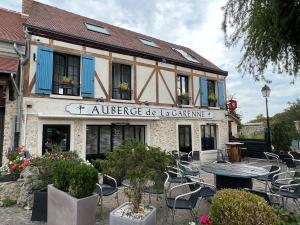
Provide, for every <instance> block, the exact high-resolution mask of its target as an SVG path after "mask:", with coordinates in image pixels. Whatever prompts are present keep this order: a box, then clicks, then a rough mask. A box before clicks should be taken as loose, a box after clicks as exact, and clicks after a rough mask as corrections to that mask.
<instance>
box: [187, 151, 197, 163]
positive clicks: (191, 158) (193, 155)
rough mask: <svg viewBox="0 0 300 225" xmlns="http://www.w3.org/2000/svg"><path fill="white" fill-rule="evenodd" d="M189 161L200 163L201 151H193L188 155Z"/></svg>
mask: <svg viewBox="0 0 300 225" xmlns="http://www.w3.org/2000/svg"><path fill="white" fill-rule="evenodd" d="M188 160H189V161H199V160H200V151H191V152H190V153H189V154H188Z"/></svg>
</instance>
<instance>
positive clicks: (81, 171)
mask: <svg viewBox="0 0 300 225" xmlns="http://www.w3.org/2000/svg"><path fill="white" fill-rule="evenodd" d="M97 181H98V172H97V170H96V169H95V168H94V167H93V166H91V165H88V164H85V163H84V162H82V161H80V160H68V161H65V160H60V161H58V162H57V163H56V165H55V167H54V171H53V185H48V221H47V222H48V223H47V224H48V225H92V224H95V223H96V208H97V202H98V195H96V194H93V192H94V190H95V187H96V183H97ZM61 209H64V210H61Z"/></svg>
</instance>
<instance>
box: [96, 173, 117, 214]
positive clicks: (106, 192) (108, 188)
mask: <svg viewBox="0 0 300 225" xmlns="http://www.w3.org/2000/svg"><path fill="white" fill-rule="evenodd" d="M100 176H102V174H99V177H100ZM104 177H105V178H107V179H108V180H111V181H112V182H113V185H109V184H100V182H99V183H97V184H96V189H95V191H94V192H95V193H96V194H98V195H99V196H100V198H99V202H98V204H99V203H100V204H101V215H102V218H103V196H110V195H113V194H115V193H116V198H117V205H118V206H119V194H118V184H117V180H116V179H115V178H113V177H111V176H109V175H107V174H103V178H104Z"/></svg>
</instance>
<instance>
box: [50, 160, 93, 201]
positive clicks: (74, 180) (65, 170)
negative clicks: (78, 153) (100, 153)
mask: <svg viewBox="0 0 300 225" xmlns="http://www.w3.org/2000/svg"><path fill="white" fill-rule="evenodd" d="M97 182H98V172H97V170H96V169H95V168H94V167H93V166H91V165H87V164H85V163H84V162H82V161H79V160H68V161H65V160H60V161H58V162H57V163H56V164H55V167H54V171H53V184H54V186H55V187H56V188H58V189H60V190H62V191H65V192H68V193H69V194H70V195H71V196H73V197H75V198H84V197H88V196H90V195H92V193H93V191H94V190H95V187H96V183H97Z"/></svg>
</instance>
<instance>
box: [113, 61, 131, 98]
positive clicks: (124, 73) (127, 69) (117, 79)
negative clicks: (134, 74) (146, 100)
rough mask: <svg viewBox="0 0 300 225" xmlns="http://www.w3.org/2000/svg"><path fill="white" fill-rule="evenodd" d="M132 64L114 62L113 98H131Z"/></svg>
mask: <svg viewBox="0 0 300 225" xmlns="http://www.w3.org/2000/svg"><path fill="white" fill-rule="evenodd" d="M131 93H132V91H131V66H129V65H124V64H119V63H113V64H112V98H113V99H122V100H131Z"/></svg>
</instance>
